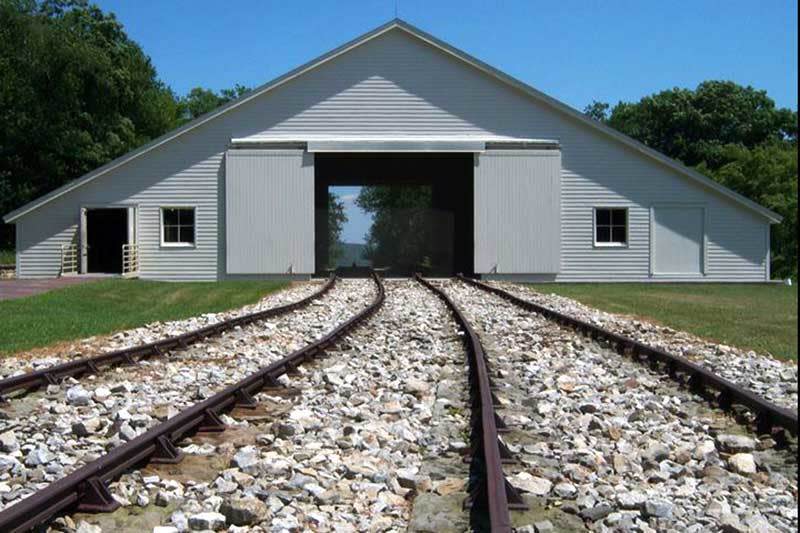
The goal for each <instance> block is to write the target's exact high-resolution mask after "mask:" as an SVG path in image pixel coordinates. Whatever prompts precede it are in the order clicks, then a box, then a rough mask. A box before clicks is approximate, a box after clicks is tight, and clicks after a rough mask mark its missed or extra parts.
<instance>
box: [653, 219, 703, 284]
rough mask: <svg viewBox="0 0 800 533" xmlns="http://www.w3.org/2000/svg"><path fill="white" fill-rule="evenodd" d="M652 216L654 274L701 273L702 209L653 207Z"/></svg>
mask: <svg viewBox="0 0 800 533" xmlns="http://www.w3.org/2000/svg"><path fill="white" fill-rule="evenodd" d="M653 215H654V216H653V221H654V224H655V231H654V232H653V239H654V241H655V242H654V243H653V254H654V258H653V259H654V269H653V272H654V274H656V275H658V274H678V275H697V276H699V275H702V273H703V248H704V232H705V229H704V224H705V209H704V208H703V207H696V206H656V207H655V208H654V209H653Z"/></svg>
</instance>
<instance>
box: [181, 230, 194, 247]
mask: <svg viewBox="0 0 800 533" xmlns="http://www.w3.org/2000/svg"><path fill="white" fill-rule="evenodd" d="M181 242H185V243H189V244H194V226H181Z"/></svg>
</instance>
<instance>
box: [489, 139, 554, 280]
mask: <svg viewBox="0 0 800 533" xmlns="http://www.w3.org/2000/svg"><path fill="white" fill-rule="evenodd" d="M477 161H478V164H477V167H476V171H475V271H476V272H479V273H488V272H491V271H492V270H493V269H494V268H495V267H496V269H497V270H496V271H497V273H498V274H517V273H555V272H558V270H559V262H560V258H559V250H560V234H561V232H560V223H559V220H560V204H561V202H560V197H561V194H560V181H561V179H560V171H561V164H560V161H561V154H560V152H559V151H558V150H497V151H487V152H485V153H483V154H480V155H479V156H478V157H477Z"/></svg>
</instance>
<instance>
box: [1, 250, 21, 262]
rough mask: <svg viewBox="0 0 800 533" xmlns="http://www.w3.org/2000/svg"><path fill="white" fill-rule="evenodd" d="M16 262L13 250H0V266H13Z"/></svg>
mask: <svg viewBox="0 0 800 533" xmlns="http://www.w3.org/2000/svg"><path fill="white" fill-rule="evenodd" d="M16 261H17V258H16V256H15V255H14V250H0V265H13V264H14V263H15V262H16Z"/></svg>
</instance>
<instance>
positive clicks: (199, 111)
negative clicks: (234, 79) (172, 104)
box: [178, 84, 250, 123]
mask: <svg viewBox="0 0 800 533" xmlns="http://www.w3.org/2000/svg"><path fill="white" fill-rule="evenodd" d="M249 91H250V89H248V88H247V87H245V86H244V85H239V84H236V85H235V86H234V87H233V89H223V90H222V91H220V92H219V93H215V92H214V91H212V90H210V89H203V88H202V87H195V88H194V89H192V90H191V91H189V94H187V95H186V96H185V97H183V98H181V100H180V102H179V103H178V115H179V117H180V122H181V123H184V122H189V121H191V120H194V119H196V118H197V117H199V116H201V115H205V114H206V113H208V112H209V111H213V110H214V109H216V108H218V107H219V106H221V105H224V104H227V103H228V102H230V101H231V100H235V99H237V98H239V97H240V96H242V95H244V94H245V93H247V92H249Z"/></svg>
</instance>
